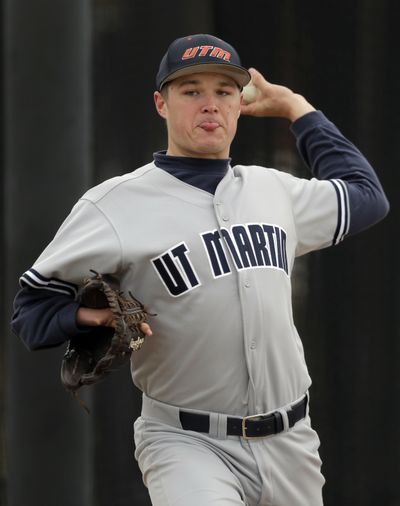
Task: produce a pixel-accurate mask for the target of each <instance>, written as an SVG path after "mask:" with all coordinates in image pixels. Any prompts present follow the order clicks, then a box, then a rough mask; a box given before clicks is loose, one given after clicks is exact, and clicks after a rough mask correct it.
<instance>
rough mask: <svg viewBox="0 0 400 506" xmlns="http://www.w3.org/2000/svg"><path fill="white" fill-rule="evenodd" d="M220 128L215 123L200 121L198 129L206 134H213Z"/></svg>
mask: <svg viewBox="0 0 400 506" xmlns="http://www.w3.org/2000/svg"><path fill="white" fill-rule="evenodd" d="M219 126H220V124H219V123H217V122H216V121H202V122H201V123H200V124H199V127H200V128H202V129H203V130H205V131H206V132H214V130H216V129H217V128H218V127H219Z"/></svg>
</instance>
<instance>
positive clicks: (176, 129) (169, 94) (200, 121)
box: [154, 73, 241, 159]
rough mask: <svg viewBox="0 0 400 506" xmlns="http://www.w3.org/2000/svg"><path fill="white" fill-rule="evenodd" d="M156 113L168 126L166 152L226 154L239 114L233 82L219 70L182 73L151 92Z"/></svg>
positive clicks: (173, 153) (236, 87) (194, 155)
mask: <svg viewBox="0 0 400 506" xmlns="http://www.w3.org/2000/svg"><path fill="white" fill-rule="evenodd" d="M154 100H155V103H156V107H157V111H158V113H159V114H160V115H161V116H162V117H163V118H165V120H166V122H167V129H168V151H167V154H169V155H175V156H192V157H197V158H199V157H200V158H220V159H221V158H228V157H229V149H230V145H231V142H232V140H233V138H234V136H235V133H236V127H237V121H238V118H239V115H240V104H241V94H240V90H239V88H238V86H237V84H236V83H235V82H234V81H233V80H232V79H230V78H229V77H226V76H224V75H222V74H212V73H198V74H190V75H188V76H182V77H180V78H177V79H175V80H174V81H172V82H171V83H170V84H169V85H168V90H167V91H166V93H163V94H162V95H161V93H159V92H155V94H154Z"/></svg>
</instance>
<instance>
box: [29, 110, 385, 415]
mask: <svg viewBox="0 0 400 506" xmlns="http://www.w3.org/2000/svg"><path fill="white" fill-rule="evenodd" d="M300 121H302V123H303V124H301V123H300V124H297V128H298V129H300V131H299V132H297V134H298V138H300V137H301V136H302V135H305V136H306V137H307V138H308V140H307V142H305V143H308V147H307V148H305V150H304V151H303V156H304V158H305V159H306V158H307V157H309V158H310V159H309V160H306V161H307V163H308V164H309V165H310V166H311V167H313V170H314V174H316V175H318V172H319V171H321V170H322V171H325V173H324V174H323V175H324V176H325V178H324V179H317V178H316V177H314V178H312V179H310V180H308V179H301V178H296V177H294V176H292V175H289V174H287V173H284V172H280V171H278V170H275V169H267V168H264V167H259V166H242V165H236V166H233V167H231V165H230V162H229V161H222V162H223V163H224V164H225V165H226V167H225V169H224V170H222V172H221V168H222V165H221V164H220V162H221V161H219V162H217V163H219V165H218V170H216V171H214V172H213V173H214V175H215V174H217V177H216V179H215V184H214V186H213V191H207V190H206V189H204V187H202V184H200V183H199V184H193V181H191V180H190V178H184V177H177V174H175V175H174V169H173V168H172V169H171V163H172V166H176V167H177V168H176V171H177V172H179V169H182V167H183V168H185V167H186V168H187V164H188V162H189V161H188V160H186V161H185V160H184V161H182V160H178V159H177V157H172V158H171V157H167V156H166V155H165V154H156V156H155V160H154V161H153V162H151V163H149V164H147V165H145V166H143V167H141V168H139V169H137V170H135V171H134V172H132V173H129V174H125V175H123V176H120V177H116V178H113V179H111V180H108V181H105V182H104V183H102V184H100V185H98V186H96V187H94V188H92V189H90V190H89V191H88V192H87V193H86V194H85V195H84V196H83V197H82V198H81V199H80V200H79V202H78V203H77V204H76V205H75V206H74V208H73V209H72V211H71V213H70V215H69V216H68V217H67V219H66V220H65V221H64V223H63V224H62V226H61V227H60V229H59V230H58V232H57V234H56V235H55V237H54V239H53V241H52V242H51V243H50V244H49V245H48V247H47V248H46V249H45V250H44V251H43V253H42V254H41V255H40V257H39V258H38V259H37V261H36V262H35V263H34V265H33V267H32V268H31V269H29V270H28V271H27V272H25V273H24V274H23V276H22V277H21V284H22V286H25V287H31V288H35V289H44V290H47V291H49V292H53V293H54V295H55V296H57V294H58V295H63V296H64V297H67V298H69V299H70V300H71V301H72V300H73V297H74V296H75V295H76V289H77V286H78V285H79V283H80V282H81V281H82V279H83V278H84V277H85V276H87V275H88V274H89V270H90V269H94V270H96V271H98V272H101V273H103V274H107V275H108V276H109V277H110V279H112V280H114V281H115V282H116V284H118V285H119V287H120V289H121V290H122V291H124V292H128V291H131V292H132V293H134V294H135V296H136V297H137V298H138V299H139V300H141V301H142V302H144V303H145V304H146V305H147V306H148V309H149V312H150V313H155V314H156V315H157V316H154V317H150V320H149V323H150V326H151V328H152V330H153V336H152V337H150V338H147V339H146V341H145V344H144V346H143V348H142V349H141V350H140V351H138V352H136V353H133V354H132V361H131V364H132V366H131V371H132V378H133V381H134V383H135V385H137V387H138V388H139V389H140V390H142V391H143V392H145V393H146V394H147V395H148V396H149V397H152V398H155V399H158V400H160V401H163V402H166V403H170V404H174V405H178V406H181V407H188V408H196V409H203V410H208V411H216V412H223V413H227V414H232V415H238V416H240V415H245V414H249V413H250V414H252V413H262V412H267V411H270V410H273V409H276V408H279V407H280V406H283V405H286V404H288V403H290V402H293V400H296V399H298V398H299V397H301V395H303V394H304V392H306V391H307V390H308V388H309V387H310V384H311V380H310V377H309V374H308V371H307V366H306V362H305V357H304V351H303V346H302V343H301V340H300V337H299V335H298V333H297V330H296V327H295V324H294V321H293V311H292V302H291V272H292V269H293V263H294V260H295V257H296V256H299V255H303V254H305V253H308V252H310V251H313V250H317V249H321V248H324V247H327V246H330V245H332V244H337V243H338V242H340V241H341V240H342V239H343V237H344V236H345V235H346V234H347V233H348V232H349V228H350V226H351V225H350V210H351V207H352V205H353V208H357V206H358V207H359V202H357V205H355V204H354V200H355V197H354V188H355V186H354V185H353V186H352V183H351V179H352V177H353V176H352V174H353V175H354V171H353V172H352V171H351V169H350V168H349V166H348V165H349V164H346V163H345V164H344V165H345V167H344V168H342V169H341V170H339V169H338V163H337V162H335V163H333V162H332V161H333V160H334V159H335V153H332V152H330V151H329V149H327V148H326V142H324V139H322V140H321V132H320V131H319V133H316V131H315V130H316V129H317V130H318V128H319V127H318V125H325V126H326V125H327V124H328V123H329V122H328V121H327V120H326V118H324V117H323V115H322V113H318V112H317V113H311V114H310V115H307V118H303V119H302V120H300ZM295 128H296V127H295ZM329 128H330V129H331V130H332V129H335V127H333V126H332V124H329ZM335 132H336V129H335ZM295 133H296V132H295ZM336 135H338V136H339V138H340V139H343V137H342V136H341V135H340V134H339V133H337V134H336ZM322 137H323V136H322ZM325 141H326V139H325ZM341 142H343V141H342V140H341ZM346 142H347V144H346V146H347V148H346V149H349V150H350V151H351V152H352V155H349V156H350V157H351V156H352V157H353V158H351V163H350V165H351V164H352V163H353V162H354V156H356V157H361V155H360V154H359V152H356V151H354V150H355V148H349V147H348V146H349V145H351V144H350V143H348V141H346ZM317 145H319V146H320V147H317ZM313 150H314V151H315V152H314V153H313ZM344 150H345V149H344ZM333 151H335V150H333ZM300 152H302V149H301V147H300ZM354 153H356V154H354ZM341 157H342V155H341ZM174 158H175V160H174ZM336 158H337V154H336ZM212 163H213V162H212V161H207V160H198V161H197V164H198V167H199V168H202V170H203V171H205V173H206V171H207V165H212ZM340 163H341V164H342V165H343V161H341V162H340ZM321 167H322V169H321ZM368 171H369V169H368V170H367V172H368ZM370 171H372V169H370ZM332 173H334V174H337V175H340V176H342V177H340V178H332V177H329V176H331V175H332ZM357 173H359V172H357ZM368 173H369V176H368V177H367V176H365V177H364V180H368V179H369V181H370V182H369V183H368V184H369V186H371V185H372V186H374V187H375V188H376V189H377V191H376V194H378V193H380V194H382V195H383V193H382V192H381V188H380V185H379V182H377V179H376V176H374V173H373V171H372V172H368ZM192 174H193V172H192ZM371 174H372V175H371ZM327 176H328V177H329V179H328V177H327ZM196 177H198V174H197V173H196ZM346 177H347V178H348V181H346ZM203 179H204V178H203ZM359 179H360V178H358V179H357V181H358V180H359ZM188 181H189V182H188ZM371 181H372V182H373V183H371ZM357 184H359V183H357ZM206 187H207V185H206ZM352 192H353V193H352ZM361 193H362V192H361ZM366 193H368V192H365V191H364V194H366ZM352 195H353V197H351V196H352ZM352 201H353V204H351V202H352ZM381 201H382V202H386V201H385V198H384V196H383V197H381ZM365 207H366V206H365ZM375 207H376V206H375ZM381 207H385V205H383V204H382V206H381ZM386 212H387V209H386V208H385V210H384V212H383V213H382V212H381V214H385V213H386ZM361 214H362V213H361ZM367 214H368V213H367ZM380 217H381V216H380ZM364 218H365V213H364ZM357 219H360V218H359V216H358V215H357V216H356V217H355V223H356V222H357ZM376 219H377V217H376V216H375V217H374V221H376ZM361 221H362V220H361ZM371 221H372V219H370V220H369V223H368V224H367V223H365V221H364V223H361V224H360V225H359V228H365V226H368V225H370V224H371ZM64 340H65V339H64Z"/></svg>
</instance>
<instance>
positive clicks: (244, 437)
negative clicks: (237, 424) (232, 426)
mask: <svg viewBox="0 0 400 506" xmlns="http://www.w3.org/2000/svg"><path fill="white" fill-rule="evenodd" d="M264 416H265V415H249V416H244V417H243V418H242V438H243V439H247V440H248V439H260V437H264V436H248V435H247V434H246V430H247V427H246V422H247V420H255V419H256V418H258V419H259V420H262V419H263V418H264Z"/></svg>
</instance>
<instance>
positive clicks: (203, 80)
mask: <svg viewBox="0 0 400 506" xmlns="http://www.w3.org/2000/svg"><path fill="white" fill-rule="evenodd" d="M170 84H171V85H173V86H174V87H176V88H182V87H184V86H190V85H192V86H217V87H231V88H238V84H237V83H236V81H234V80H233V79H232V78H230V77H229V76H227V75H224V74H219V73H217V72H195V73H193V74H187V75H184V76H179V77H177V78H176V79H174V80H173V81H171V83H170Z"/></svg>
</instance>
